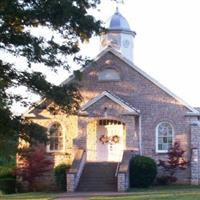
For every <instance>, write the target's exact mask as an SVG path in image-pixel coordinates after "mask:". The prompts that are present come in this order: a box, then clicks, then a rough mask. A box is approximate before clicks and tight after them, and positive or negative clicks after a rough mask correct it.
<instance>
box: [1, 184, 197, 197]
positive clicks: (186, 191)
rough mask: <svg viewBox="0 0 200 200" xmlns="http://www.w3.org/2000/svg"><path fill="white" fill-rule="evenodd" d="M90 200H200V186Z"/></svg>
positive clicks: (159, 188)
mask: <svg viewBox="0 0 200 200" xmlns="http://www.w3.org/2000/svg"><path fill="white" fill-rule="evenodd" d="M56 196H59V193H23V194H10V195H1V194H0V200H53V199H55V197H56ZM88 199H90V200H114V199H115V200H200V186H165V187H151V188H148V189H132V190H130V191H129V192H127V193H126V194H125V195H122V196H115V197H92V198H88Z"/></svg>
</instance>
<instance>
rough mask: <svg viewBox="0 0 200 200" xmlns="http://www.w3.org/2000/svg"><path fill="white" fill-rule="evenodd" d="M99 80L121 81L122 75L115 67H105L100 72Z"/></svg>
mask: <svg viewBox="0 0 200 200" xmlns="http://www.w3.org/2000/svg"><path fill="white" fill-rule="evenodd" d="M98 80H99V81H119V80H120V75H119V73H118V72H117V71H116V70H115V69H110V68H109V69H104V70H102V71H101V72H99V74H98Z"/></svg>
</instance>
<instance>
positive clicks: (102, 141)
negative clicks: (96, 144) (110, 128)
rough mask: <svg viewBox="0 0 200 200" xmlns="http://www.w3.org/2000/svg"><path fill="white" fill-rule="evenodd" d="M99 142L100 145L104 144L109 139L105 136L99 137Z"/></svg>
mask: <svg viewBox="0 0 200 200" xmlns="http://www.w3.org/2000/svg"><path fill="white" fill-rule="evenodd" d="M99 141H100V142H101V143H102V144H106V143H108V142H109V137H108V136H107V135H101V137H100V138H99Z"/></svg>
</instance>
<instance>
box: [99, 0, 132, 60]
mask: <svg viewBox="0 0 200 200" xmlns="http://www.w3.org/2000/svg"><path fill="white" fill-rule="evenodd" d="M116 2H117V3H119V1H116ZM121 2H123V1H121ZM106 28H107V32H106V33H105V34H102V35H101V49H104V48H105V47H108V46H110V47H112V48H113V49H115V50H117V51H118V52H119V53H121V54H122V55H123V56H124V57H125V58H127V59H128V60H130V61H131V62H133V48H134V43H133V40H134V37H135V35H136V33H135V32H134V31H132V30H131V28H130V26H129V23H128V21H127V20H126V19H125V18H124V17H123V16H122V15H121V14H120V12H119V8H118V5H117V6H116V11H115V13H114V15H112V17H111V18H110V20H109V21H108V23H107V27H106Z"/></svg>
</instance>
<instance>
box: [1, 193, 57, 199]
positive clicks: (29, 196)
mask: <svg viewBox="0 0 200 200" xmlns="http://www.w3.org/2000/svg"><path fill="white" fill-rule="evenodd" d="M0 199H1V200H34V199H37V200H52V199H54V195H53V194H50V193H49V194H48V193H39V192H33V193H22V194H9V195H1V194H0Z"/></svg>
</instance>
